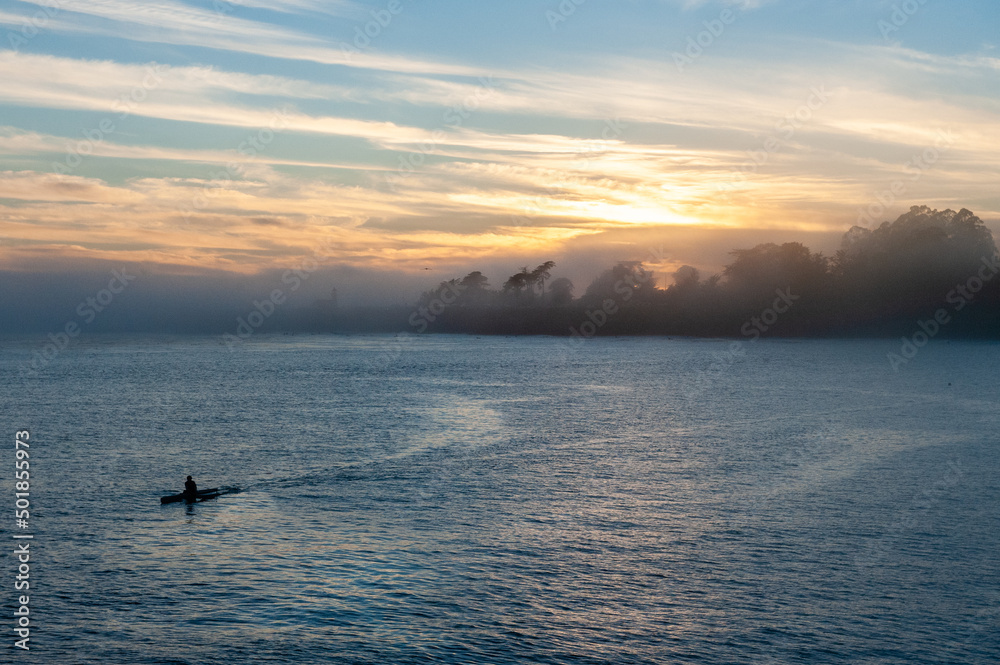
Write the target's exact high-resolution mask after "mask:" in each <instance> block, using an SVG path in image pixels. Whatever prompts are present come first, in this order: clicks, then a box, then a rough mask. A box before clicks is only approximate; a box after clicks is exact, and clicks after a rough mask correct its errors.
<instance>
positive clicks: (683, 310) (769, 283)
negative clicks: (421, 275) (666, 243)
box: [409, 206, 1000, 337]
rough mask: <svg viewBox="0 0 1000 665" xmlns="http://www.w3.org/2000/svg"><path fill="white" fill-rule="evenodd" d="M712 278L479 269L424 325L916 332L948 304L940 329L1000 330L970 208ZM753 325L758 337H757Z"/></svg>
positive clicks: (923, 213)
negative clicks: (584, 281)
mask: <svg viewBox="0 0 1000 665" xmlns="http://www.w3.org/2000/svg"><path fill="white" fill-rule="evenodd" d="M730 255H731V257H732V260H731V262H730V263H729V264H728V265H726V266H725V267H724V269H723V270H722V272H721V273H719V274H714V275H710V276H708V277H707V278H703V277H702V275H701V274H700V272H699V271H698V270H697V269H696V268H694V267H692V266H682V267H680V268H679V269H678V270H676V271H675V272H674V273H673V275H671V277H672V284H670V285H669V286H665V287H658V286H657V284H656V279H655V277H654V275H653V274H652V273H651V272H650V271H649V270H648V269H647V268H646V267H645V266H643V264H642V263H641V262H638V261H626V262H621V263H618V264H616V265H614V266H612V267H610V268H608V269H607V270H605V271H603V272H602V273H601V274H600V275H598V276H597V277H596V278H595V279H594V280H593V281H592V282H591V283H590V284H589V285H588V286H587V288H586V289H585V290H584V292H583V293H582V294H581V295H579V296H575V295H574V292H575V290H576V287H575V285H574V284H573V283H572V282H571V281H570V280H568V279H567V278H565V277H555V278H553V276H552V274H553V270H554V268H555V267H556V265H555V263H554V262H552V261H546V262H545V263H542V264H541V265H539V266H537V267H535V268H534V269H529V268H528V267H527V266H525V267H523V268H521V269H520V270H519V271H518V272H516V273H514V274H513V275H511V276H510V277H508V278H507V280H506V281H504V283H503V284H502V285H501V286H500V288H493V287H491V286H490V284H489V280H488V278H487V277H486V276H485V275H483V274H482V273H481V272H479V271H475V272H471V273H469V274H468V275H466V276H465V277H462V278H456V279H452V280H449V281H446V282H442V283H441V284H439V285H438V286H437V287H436V288H434V289H431V290H429V291H427V292H425V293H424V294H423V295H422V296H421V297H420V299H419V301H418V302H417V303H416V307H415V310H414V313H413V314H412V315H411V316H410V321H409V325H410V329H411V330H412V329H413V327H414V326H415V325H416V323H415V321H416V322H419V324H420V325H419V328H418V331H419V332H424V331H427V332H444V333H473V334H547V335H581V336H585V337H589V336H593V335H685V336H721V337H741V336H745V335H750V334H753V335H754V336H757V335H759V334H766V335H776V336H783V337H792V336H846V335H851V336H882V335H895V334H904V335H905V334H907V333H908V332H909V331H912V329H913V328H914V326H916V325H917V324H918V322H920V321H923V320H925V319H928V318H933V317H934V316H935V313H940V312H941V310H945V311H947V313H948V315H949V316H948V325H947V326H945V327H943V328H942V329H941V333H942V335H943V336H976V337H998V336H1000V277H998V273H1000V264H998V262H997V247H996V244H995V242H994V239H993V236H992V234H991V233H990V231H989V229H988V228H986V226H985V225H984V224H983V222H982V220H981V219H979V218H978V217H977V216H976V215H974V214H973V213H972V212H970V211H969V210H966V209H962V210H960V211H959V212H955V211H953V210H944V211H938V210H931V209H930V208H928V207H926V206H914V207H913V208H911V209H910V211H909V212H908V213H906V214H904V215H902V216H900V217H899V218H898V219H897V220H896V221H895V222H891V223H890V222H884V223H883V224H882V225H881V226H879V227H878V228H875V229H867V228H863V227H858V226H855V227H853V228H852V229H850V230H849V231H848V232H847V233H846V234H844V236H843V239H842V242H841V246H840V249H838V250H837V251H836V252H835V254H834V255H833V256H824V255H822V254H820V253H814V252H812V251H810V249H809V248H808V247H806V246H804V245H803V244H801V243H798V242H789V243H784V244H782V245H777V244H774V243H767V244H761V245H757V246H756V247H753V248H751V249H737V250H733V251H732V252H731V253H730ZM753 331H756V332H753Z"/></svg>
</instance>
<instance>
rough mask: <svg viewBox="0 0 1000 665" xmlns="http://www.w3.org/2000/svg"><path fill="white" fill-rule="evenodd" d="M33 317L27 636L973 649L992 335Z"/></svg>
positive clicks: (616, 649) (329, 649)
mask: <svg viewBox="0 0 1000 665" xmlns="http://www.w3.org/2000/svg"><path fill="white" fill-rule="evenodd" d="M35 342H36V340H35V339H34V338H30V339H24V340H15V341H13V342H7V343H5V346H4V348H3V351H2V353H0V366H2V369H3V375H4V377H5V385H4V388H3V389H2V391H0V404H2V412H3V413H4V414H5V421H6V423H7V424H6V428H7V430H8V432H13V431H15V430H16V429H18V428H23V427H27V428H30V429H31V434H32V442H33V446H32V454H33V457H32V463H33V466H32V470H33V471H34V475H33V488H34V491H35V492H36V493H37V494H36V495H35V496H34V497H33V505H35V506H36V508H35V512H34V513H33V516H32V517H33V520H34V524H35V528H36V534H37V535H36V540H35V541H34V543H33V546H36V547H37V550H36V552H37V561H34V560H33V564H34V565H33V568H32V571H33V574H37V578H36V582H37V586H33V587H32V591H33V594H34V595H33V598H32V612H33V614H32V618H33V621H37V626H38V632H37V640H33V642H32V648H33V651H32V656H33V657H35V658H38V659H40V660H39V662H46V663H112V664H117V663H121V664H132V663H139V662H142V663H191V664H194V663H198V664H199V665H202V664H205V663H236V662H241V663H264V662H288V663H317V662H333V663H423V662H444V663H467V662H494V663H515V662H541V663H606V662H623V663H624V662H628V663H663V662H671V663H673V662H681V663H683V662H690V663H696V662H697V663H713V664H715V663H718V664H722V663H732V662H755V663H804V662H808V663H845V664H846V663H899V664H903V663H907V664H909V663H941V664H944V663H958V662H961V663H989V662H996V661H997V660H998V658H1000V640H998V638H997V635H998V634H1000V631H998V630H997V629H998V628H1000V614H998V613H997V611H996V608H997V606H998V605H1000V562H998V559H997V557H996V553H995V551H996V543H997V537H998V534H1000V512H998V510H997V507H998V506H1000V481H998V478H1000V474H998V471H1000V469H998V460H1000V457H998V456H997V454H996V446H997V441H996V432H997V430H998V425H1000V415H998V412H997V409H996V404H997V403H998V397H1000V395H998V389H997V385H996V376H997V375H998V370H1000V347H997V346H996V345H995V344H989V343H974V342H952V343H950V344H949V343H943V342H942V343H937V342H934V343H931V344H929V345H927V346H926V347H923V348H922V349H920V351H919V353H918V354H917V355H916V356H915V357H914V358H913V359H912V361H911V362H910V363H909V364H908V365H906V366H905V367H903V368H900V369H899V371H894V370H893V369H892V367H891V366H890V364H889V363H888V362H887V359H886V355H887V353H889V352H892V351H896V350H897V349H896V346H895V342H885V341H768V340H759V341H757V342H755V343H749V342H742V343H740V344H741V345H742V346H741V349H742V353H740V354H737V355H735V356H732V355H731V352H732V344H733V343H732V342H729V341H713V340H705V341H698V340H685V339H676V340H666V339H655V338H648V339H594V340H589V341H587V342H586V343H585V344H583V346H582V347H575V346H572V345H569V344H567V343H566V341H565V340H558V339H548V338H534V337H527V338H505V337H489V338H481V339H480V338H475V337H453V336H434V337H412V338H409V339H408V341H407V342H406V344H405V345H401V344H400V343H399V341H398V339H397V338H395V337H391V336H359V337H331V336H289V337H285V336H265V335H261V336H257V337H255V338H253V339H251V340H249V341H248V342H247V343H246V344H244V345H242V346H241V347H240V349H239V351H238V352H233V353H230V352H229V351H227V350H226V348H225V346H224V345H222V344H221V343H220V341H219V339H218V338H217V337H214V336H213V337H210V338H168V337H156V338H152V337H135V336H133V337H103V336H99V335H98V336H91V337H88V338H85V339H81V341H80V343H79V344H78V345H75V346H74V347H73V348H72V349H70V350H68V351H66V352H65V353H63V354H61V355H60V356H59V357H58V358H57V359H56V360H54V361H53V362H52V363H50V364H49V365H47V366H46V367H44V368H43V369H42V370H41V373H40V375H39V376H38V377H29V376H26V375H24V374H22V373H19V372H18V371H17V368H18V367H19V366H21V365H22V364H23V363H24V362H25V361H26V359H27V358H28V357H29V356H30V353H31V352H32V350H33V349H34V348H35ZM727 358H728V360H726V359H727ZM187 474H193V475H194V476H195V479H196V480H197V481H198V483H199V486H201V487H215V486H224V485H235V486H240V487H241V488H243V491H242V492H241V493H239V494H234V495H227V496H223V497H220V498H219V499H217V500H215V501H210V502H205V503H200V504H196V505H194V506H184V505H170V506H160V505H159V500H158V499H159V497H160V496H161V495H164V494H168V493H173V492H175V491H179V489H180V488H181V486H182V484H183V480H184V477H185V476H186V475H187ZM4 482H5V483H8V484H9V482H10V481H9V480H5V481H4ZM5 487H6V485H5ZM8 489H9V488H8ZM9 529H10V524H9V523H7V522H4V523H0V530H2V533H0V535H3V536H4V537H7V538H9V536H10V530H9ZM4 561H5V563H4V565H5V567H6V568H5V572H4V574H5V575H8V574H10V565H11V564H10V558H9V557H5V559H4ZM5 602H8V601H7V600H5ZM36 608H37V609H36ZM36 613H37V614H36ZM36 649H37V650H36Z"/></svg>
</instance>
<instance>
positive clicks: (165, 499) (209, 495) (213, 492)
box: [160, 487, 222, 503]
mask: <svg viewBox="0 0 1000 665" xmlns="http://www.w3.org/2000/svg"><path fill="white" fill-rule="evenodd" d="M221 495H222V490H220V489H219V488H218V487H213V488H212V489H210V490H198V495H197V497H196V498H195V499H189V498H188V496H187V495H186V494H184V492H181V493H180V494H171V495H170V496H161V497H160V503H176V502H178V501H190V502H191V503H194V502H195V501H208V500H209V499H214V498H216V497H217V496H221Z"/></svg>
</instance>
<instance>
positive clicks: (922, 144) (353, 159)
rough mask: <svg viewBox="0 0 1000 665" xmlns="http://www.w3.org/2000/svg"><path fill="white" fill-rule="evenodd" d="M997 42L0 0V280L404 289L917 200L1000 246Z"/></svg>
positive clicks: (521, 13) (790, 234)
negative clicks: (329, 283)
mask: <svg viewBox="0 0 1000 665" xmlns="http://www.w3.org/2000/svg"><path fill="white" fill-rule="evenodd" d="M998 25H1000V5H998V3H996V2H995V0H968V1H965V2H959V3H956V2H944V1H943V0H906V1H905V2H899V1H896V0H894V1H885V2H883V1H877V0H836V1H834V0H771V1H768V0H741V1H717V0H703V1H697V0H687V1H685V0H618V1H617V2H609V1H601V0H563V1H562V2H559V1H558V0H505V1H504V2H473V1H470V0H466V1H464V2H462V1H459V0H373V1H370V2H361V1H357V0H287V1H285V2H279V1H273V2H272V1H268V0H213V1H208V0H205V1H198V2H196V1H193V0H192V1H189V2H182V1H181V0H150V1H148V2H131V1H128V0H37V1H22V0H3V2H0V80H2V81H3V84H2V85H0V270H5V271H16V272H20V273H26V274H31V273H38V274H55V273H67V272H71V271H73V270H76V269H80V270H83V269H85V268H87V267H88V266H113V265H138V266H141V267H142V270H143V271H145V274H161V275H187V276H191V275H195V276H197V275H216V276H219V275H223V276H226V279H231V278H234V277H236V278H238V277H239V276H241V275H242V276H253V275H260V274H265V273H267V272H268V271H280V270H282V269H285V268H289V267H294V266H296V265H300V264H301V262H302V261H304V260H309V261H313V260H315V261H317V262H318V263H319V264H321V265H323V266H324V267H325V268H328V269H329V270H331V271H334V272H337V271H340V272H339V273H338V274H341V275H342V276H343V275H348V274H350V275H355V283H356V284H358V285H360V284H362V283H364V284H367V287H366V288H368V291H365V290H364V289H362V288H360V286H359V289H360V290H359V292H360V291H364V292H365V293H369V292H370V287H371V284H370V282H371V281H372V280H375V281H378V279H379V277H378V276H379V275H383V276H385V284H386V285H387V288H388V289H389V290H390V291H391V292H392V293H395V294H398V295H399V297H400V298H401V299H403V300H405V299H406V298H409V297H410V296H411V295H412V293H413V292H415V291H419V290H420V289H421V288H428V287H429V286H431V285H433V283H434V280H435V279H437V278H438V277H441V278H447V277H453V276H456V275H459V276H460V275H461V274H464V273H465V272H467V271H469V270H472V269H483V270H484V272H487V274H488V275H490V276H491V277H492V278H493V280H494V282H498V281H499V282H501V283H502V278H503V277H504V272H503V271H508V273H507V274H509V273H510V272H514V271H516V269H517V268H518V267H519V266H521V265H536V264H538V263H541V262H543V261H545V260H548V259H554V260H556V262H557V264H559V265H560V266H561V267H562V269H564V270H566V271H568V273H567V274H569V275H571V276H572V277H575V278H577V279H578V280H579V279H584V278H585V277H586V276H587V272H588V270H589V271H591V272H593V271H596V270H598V269H599V268H602V267H605V264H607V263H610V262H612V261H616V260H626V259H630V260H645V261H646V262H647V263H648V264H650V265H652V266H653V268H654V269H656V270H658V271H659V272H660V273H661V274H669V273H670V272H671V271H672V270H674V269H676V268H677V267H679V266H680V265H683V264H691V265H695V266H698V267H700V268H701V269H703V270H707V271H709V272H713V271H717V270H718V268H719V267H720V266H721V265H722V264H723V263H724V262H725V261H726V256H727V254H726V253H727V252H728V251H729V250H731V249H734V248H739V247H748V246H753V245H754V244H756V243H757V242H768V241H776V242H785V241H790V240H799V241H802V242H804V243H806V244H807V245H810V246H811V247H812V248H813V249H814V250H822V251H826V252H827V253H830V252H832V251H834V250H835V249H836V246H837V242H838V240H839V238H840V236H841V235H842V234H843V233H844V232H845V231H847V230H848V229H849V228H850V227H851V226H853V225H861V226H874V225H877V224H879V223H881V222H882V221H885V220H892V219H895V218H896V217H897V216H898V215H899V214H902V213H903V212H905V211H906V210H908V209H909V207H910V206H911V205H925V204H926V205H929V206H931V207H933V208H939V209H944V208H953V209H955V210H958V209H960V208H963V207H964V208H969V209H971V210H972V211H973V212H975V213H976V214H978V215H979V216H980V217H982V218H983V219H984V221H986V222H987V224H988V225H989V226H990V227H991V228H992V229H993V230H994V231H1000V188H998V187H997V184H998V175H1000V134H998V133H997V131H996V129H997V127H998V126H1000V123H998V120H1000V52H998V51H997V34H998V33H997V26H998ZM490 271H492V272H490ZM557 272H558V270H557ZM359 275H360V276H363V277H357V276H359ZM390 276H391V277H390ZM345 279H346V278H345ZM348 281H350V280H348ZM582 286H584V285H581V288H580V289H578V290H580V291H581V292H582ZM350 290H351V287H350V286H349V285H348V287H347V291H350Z"/></svg>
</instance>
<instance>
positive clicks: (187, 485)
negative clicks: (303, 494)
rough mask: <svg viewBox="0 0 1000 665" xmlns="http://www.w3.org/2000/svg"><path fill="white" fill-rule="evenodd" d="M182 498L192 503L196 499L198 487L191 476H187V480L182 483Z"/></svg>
mask: <svg viewBox="0 0 1000 665" xmlns="http://www.w3.org/2000/svg"><path fill="white" fill-rule="evenodd" d="M184 498H185V499H187V500H188V501H194V500H195V499H196V498H198V485H197V483H195V482H194V480H193V479H192V478H191V476H188V479H187V480H186V481H184Z"/></svg>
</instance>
